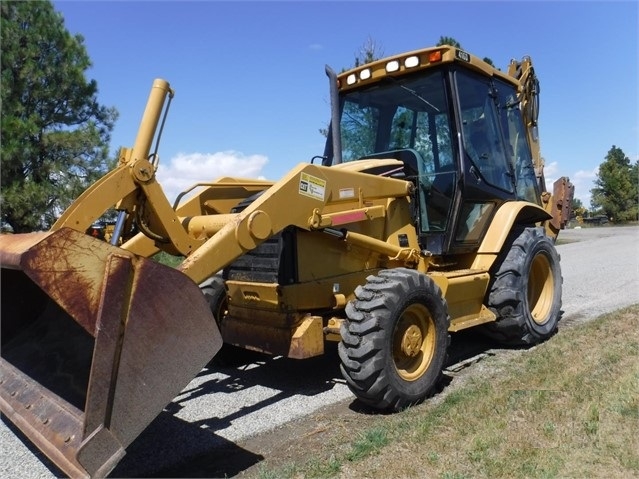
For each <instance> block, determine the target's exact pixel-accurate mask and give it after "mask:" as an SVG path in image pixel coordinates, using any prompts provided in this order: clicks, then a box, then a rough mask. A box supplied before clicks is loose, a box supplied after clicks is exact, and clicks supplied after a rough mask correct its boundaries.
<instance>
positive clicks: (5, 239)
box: [0, 233, 49, 269]
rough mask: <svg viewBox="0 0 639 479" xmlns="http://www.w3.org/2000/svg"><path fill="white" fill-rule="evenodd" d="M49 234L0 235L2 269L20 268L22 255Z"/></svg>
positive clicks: (0, 262)
mask: <svg viewBox="0 0 639 479" xmlns="http://www.w3.org/2000/svg"><path fill="white" fill-rule="evenodd" d="M48 235H49V233H26V234H19V235H14V234H0V264H1V265H2V267H3V268H16V269H19V268H20V259H21V258H22V253H24V252H25V251H27V250H28V249H29V248H31V247H32V246H34V245H35V244H37V243H38V242H40V241H41V240H42V239H43V238H45V237H46V236H48Z"/></svg>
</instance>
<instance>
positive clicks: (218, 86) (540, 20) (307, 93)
mask: <svg viewBox="0 0 639 479" xmlns="http://www.w3.org/2000/svg"><path fill="white" fill-rule="evenodd" d="M638 5H639V3H638V2H637V1H630V2H621V1H600V2H595V1H588V2H576V1H562V2H542V1H534V2H526V1H509V2H506V1H502V2H485V1H474V2H462V1H447V2H436V1H408V2H402V1H384V2H382V1H378V2H365V1H348V2H337V1H317V2H311V1H280V2H271V1H257V2H256V1H254V2H248V1H233V2H231V1H227V2H221V1H197V2H195V1H192V2H177V1H163V2H160V1H138V2H133V1H126V2H125V1H110V2H106V1H103V2H99V1H82V2H77V1H54V6H55V8H56V10H57V11H59V12H60V13H62V15H63V17H64V19H65V25H66V28H67V29H68V30H69V31H70V32H71V33H73V34H81V35H82V36H83V37H84V39H85V46H86V48H87V51H88V54H89V56H90V58H91V60H92V62H93V67H92V68H91V69H90V70H89V71H88V73H87V75H88V77H89V78H93V79H95V80H97V82H98V87H99V96H98V98H99V101H100V102H101V103H102V104H104V105H107V106H114V107H116V108H117V109H118V111H119V113H120V117H119V119H118V121H117V124H116V127H115V129H114V131H113V135H112V143H111V147H112V152H115V150H116V149H117V148H118V147H119V146H130V145H132V144H133V142H134V140H135V135H136V132H137V127H138V123H139V120H140V118H141V115H142V111H143V109H144V105H145V103H146V100H147V97H148V93H149V90H150V87H151V84H152V82H153V79H154V78H164V79H166V80H168V81H169V82H170V83H171V86H172V87H173V88H174V89H175V91H176V95H175V98H174V100H173V103H172V105H171V109H170V112H169V118H168V120H167V124H166V127H165V130H164V133H163V136H162V143H161V147H160V157H161V164H160V170H159V171H158V178H159V180H160V182H161V183H162V185H163V187H164V189H165V191H166V193H167V196H169V199H171V200H172V199H173V198H174V197H175V195H176V194H177V193H178V192H179V191H181V189H183V188H185V187H186V186H188V185H191V184H192V183H194V182H196V181H206V180H213V179H215V178H217V177H219V176H222V175H224V176H226V175H230V176H240V177H253V178H254V177H264V178H267V179H270V180H277V179H278V178H280V177H281V176H282V175H284V174H285V173H286V172H287V171H288V170H289V169H291V168H292V167H293V166H295V165H297V164H298V163H300V162H305V161H309V160H310V159H311V157H313V156H314V155H320V154H322V153H323V147H324V138H323V137H322V136H321V135H320V133H319V129H320V128H322V127H325V125H326V124H327V122H328V119H329V116H330V111H329V104H328V96H329V95H328V80H327V78H326V76H325V74H324V65H326V64H328V65H330V66H331V67H333V69H335V70H336V71H339V70H341V69H342V68H346V67H350V66H352V65H353V62H354V58H355V56H356V55H357V53H358V52H359V51H360V49H361V47H362V46H363V45H364V43H365V42H366V41H367V40H368V39H369V38H370V39H372V40H373V41H374V42H375V43H376V44H377V45H378V47H379V49H380V50H381V51H382V53H383V54H384V55H393V54H396V53H400V52H403V51H409V50H414V49H418V48H422V47H427V46H432V45H434V44H436V43H437V41H438V40H439V37H440V36H442V35H444V36H450V37H454V38H455V39H457V40H458V41H459V42H460V43H461V44H462V46H463V47H464V48H465V49H466V50H468V51H469V52H471V53H474V54H476V55H478V56H480V57H484V56H487V57H490V58H491V59H492V60H493V61H494V63H495V64H496V65H497V66H498V67H500V68H501V69H502V70H505V69H506V68H507V65H508V62H509V60H510V59H511V58H518V59H520V58H521V57H522V56H524V55H530V56H531V57H532V59H533V62H534V66H535V70H536V72H537V75H538V76H539V79H540V82H541V107H540V123H539V129H540V138H541V148H542V154H543V156H544V158H545V159H546V177H547V180H548V181H547V183H548V187H549V188H550V181H553V180H554V179H555V178H557V177H559V176H569V177H570V179H571V181H572V182H573V183H574V184H575V185H576V197H577V198H579V199H581V200H582V201H583V202H584V204H585V205H586V206H589V204H590V191H589V190H590V189H591V188H592V186H593V185H592V181H593V179H594V178H595V175H596V172H597V168H598V166H599V164H600V163H601V162H603V161H604V159H605V156H606V154H607V152H608V151H609V150H610V148H611V147H612V145H616V146H617V147H619V148H621V149H622V150H623V151H624V153H625V154H626V155H627V156H628V157H629V158H630V159H631V160H632V161H636V160H637V159H638V158H639V140H638V138H639V120H638V112H639V100H638V90H639V87H638V84H639V82H638V77H637V64H638V63H639V52H638V28H637V25H638V20H639V8H638Z"/></svg>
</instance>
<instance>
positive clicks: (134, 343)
mask: <svg viewBox="0 0 639 479" xmlns="http://www.w3.org/2000/svg"><path fill="white" fill-rule="evenodd" d="M0 263H1V264H2V277H1V281H2V283H1V291H2V302H1V307H2V359H1V360H0V409H1V410H2V412H3V413H4V414H5V415H6V416H7V417H8V418H9V419H10V420H11V421H12V422H13V423H14V424H15V425H16V426H18V427H19V428H20V429H21V430H22V431H23V433H24V434H25V435H26V436H27V437H28V438H29V439H30V440H31V441H32V442H33V443H34V444H35V445H36V446H37V447H38V448H39V449H40V450H41V451H42V452H44V453H45V454H46V455H47V456H48V457H49V458H50V459H51V460H52V461H53V462H54V463H55V464H56V465H57V466H58V467H60V469H62V471H64V472H65V473H66V474H68V475H69V476H70V477H93V476H105V475H107V474H108V473H109V472H110V471H111V470H112V469H113V467H115V465H116V464H117V463H118V461H119V460H120V459H121V458H122V457H123V456H124V453H125V448H126V447H127V446H128V445H129V444H130V443H131V442H132V441H133V440H134V439H135V438H136V437H137V436H138V435H139V434H140V433H141V432H142V431H143V430H144V428H145V427H146V426H148V425H149V424H150V423H151V421H153V419H154V418H155V417H156V416H157V415H158V414H159V413H160V412H161V411H162V409H163V408H164V407H165V406H166V405H167V404H168V403H169V402H170V401H171V400H172V399H173V398H174V397H175V396H176V395H177V394H178V393H179V392H180V391H181V390H182V389H183V388H184V387H185V386H186V385H187V384H188V383H189V381H190V380H191V379H192V378H193V377H194V376H195V375H196V374H197V373H198V372H199V371H200V370H201V368H202V367H203V366H204V365H205V364H206V363H207V362H208V361H209V360H210V359H211V358H212V357H213V356H214V355H215V353H216V352H217V351H218V349H219V348H220V347H221V345H222V339H221V336H220V334H219V331H218V329H217V326H216V324H215V321H214V319H213V316H212V314H211V312H210V309H209V306H208V303H207V301H206V300H205V298H204V296H203V295H202V294H201V292H200V290H199V288H198V287H197V285H196V284H195V283H193V282H192V281H191V280H190V279H189V278H187V277H186V276H185V275H184V274H182V273H180V272H179V271H177V270H175V269H172V268H169V267H167V266H163V265H160V264H159V263H156V262H154V261H152V260H148V259H145V258H140V257H137V256H135V255H133V254H131V253H129V252H127V251H125V250H122V249H120V248H117V247H115V246H111V245H109V244H107V243H104V242H102V241H100V240H97V239H94V238H91V237H89V236H87V235H84V234H82V233H78V232H76V231H74V230H71V229H68V228H63V229H60V230H58V231H54V232H49V233H32V234H23V235H1V236H0Z"/></svg>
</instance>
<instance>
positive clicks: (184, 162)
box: [157, 151, 268, 202]
mask: <svg viewBox="0 0 639 479" xmlns="http://www.w3.org/2000/svg"><path fill="white" fill-rule="evenodd" d="M267 162H268V158H267V157H266V156H264V155H245V154H243V153H241V152H237V151H220V152H217V153H188V154H187V153H178V154H177V156H175V157H173V158H171V160H170V161H169V162H168V164H167V163H166V162H163V163H162V164H161V165H160V168H159V169H158V173H157V177H158V181H159V182H160V184H161V185H162V189H163V190H164V192H165V193H166V196H167V197H168V198H169V201H170V202H173V200H174V199H175V197H176V196H177V195H178V194H179V193H181V192H182V191H184V190H186V189H187V188H189V187H190V186H192V185H193V184H195V183H198V182H206V181H213V180H216V179H218V178H220V177H223V176H232V177H236V178H261V177H262V176H261V174H262V169H263V168H264V166H265V165H266V163H267Z"/></svg>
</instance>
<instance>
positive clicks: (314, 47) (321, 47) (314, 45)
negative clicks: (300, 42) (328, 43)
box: [308, 43, 324, 52]
mask: <svg viewBox="0 0 639 479" xmlns="http://www.w3.org/2000/svg"><path fill="white" fill-rule="evenodd" d="M308 48H309V50H314V51H316V52H318V51H320V50H324V45H322V44H320V43H311V44H310V45H309V46H308Z"/></svg>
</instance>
